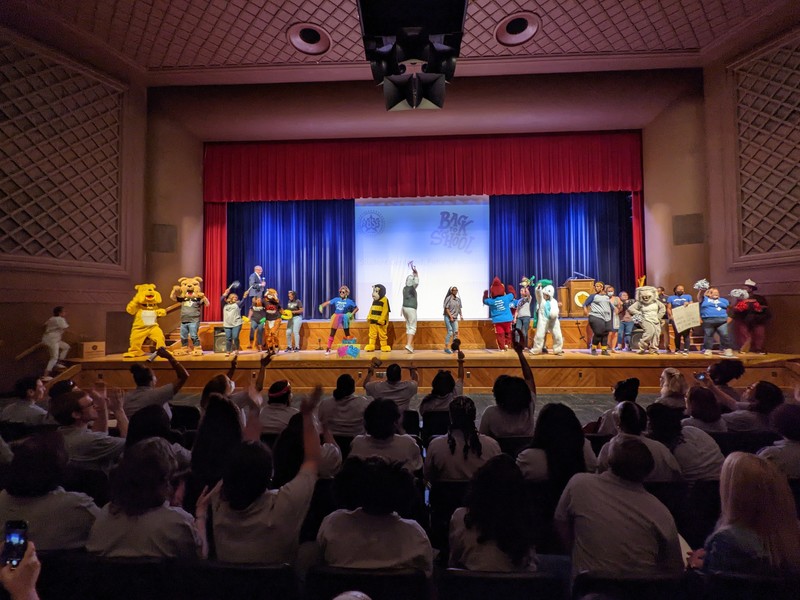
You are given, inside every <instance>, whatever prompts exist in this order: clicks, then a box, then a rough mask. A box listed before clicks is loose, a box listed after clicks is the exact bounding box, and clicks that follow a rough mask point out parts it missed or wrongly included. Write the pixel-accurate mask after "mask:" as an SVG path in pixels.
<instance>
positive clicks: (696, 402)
mask: <svg viewBox="0 0 800 600" xmlns="http://www.w3.org/2000/svg"><path fill="white" fill-rule="evenodd" d="M686 414H688V415H689V416H688V417H687V418H685V419H683V420H682V421H681V425H683V426H684V427H686V426H690V427H697V429H702V430H703V431H706V432H712V433H718V432H724V431H728V425H727V423H725V421H724V420H723V419H722V412H721V411H720V409H719V404H717V399H716V398H715V397H714V392H712V391H711V390H709V389H708V388H706V387H703V386H701V385H693V386H692V387H690V388H689V391H688V392H687V393H686Z"/></svg>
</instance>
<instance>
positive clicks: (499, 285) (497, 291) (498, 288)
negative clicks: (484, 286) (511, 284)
mask: <svg viewBox="0 0 800 600" xmlns="http://www.w3.org/2000/svg"><path fill="white" fill-rule="evenodd" d="M505 293H506V287H505V286H504V285H503V282H502V281H500V278H499V277H495V278H494V279H492V285H491V286H490V287H489V295H490V296H491V297H492V298H497V297H498V296H502V295H504V294H505Z"/></svg>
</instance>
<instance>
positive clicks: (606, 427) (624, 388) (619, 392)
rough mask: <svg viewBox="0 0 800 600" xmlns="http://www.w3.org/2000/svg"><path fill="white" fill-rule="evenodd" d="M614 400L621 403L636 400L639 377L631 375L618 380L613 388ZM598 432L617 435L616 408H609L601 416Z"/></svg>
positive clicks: (599, 433)
mask: <svg viewBox="0 0 800 600" xmlns="http://www.w3.org/2000/svg"><path fill="white" fill-rule="evenodd" d="M612 391H613V393H614V401H615V402H616V403H617V404H619V403H620V402H633V403H635V402H636V398H638V397H639V378H638V377H630V378H628V379H623V380H621V381H618V382H617V383H616V384H615V385H614V388H613V390H612ZM596 433H597V434H598V435H615V434H616V433H617V425H616V423H615V422H614V409H613V408H609V409H608V410H607V411H605V412H604V413H603V414H602V415H601V416H600V422H599V424H598V426H597V431H596Z"/></svg>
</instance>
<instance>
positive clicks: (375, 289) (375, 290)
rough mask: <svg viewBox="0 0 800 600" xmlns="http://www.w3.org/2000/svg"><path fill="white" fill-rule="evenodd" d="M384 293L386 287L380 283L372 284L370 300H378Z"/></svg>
mask: <svg viewBox="0 0 800 600" xmlns="http://www.w3.org/2000/svg"><path fill="white" fill-rule="evenodd" d="M385 295H386V288H385V287H384V286H382V285H381V284H380V283H378V284H376V285H373V286H372V300H373V301H374V302H378V301H379V300H380V299H381V298H383V297H384V296H385Z"/></svg>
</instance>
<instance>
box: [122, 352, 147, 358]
mask: <svg viewBox="0 0 800 600" xmlns="http://www.w3.org/2000/svg"><path fill="white" fill-rule="evenodd" d="M140 356H144V352H142V351H141V350H128V351H127V352H126V353H125V354H123V355H122V358H138V357H140Z"/></svg>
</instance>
